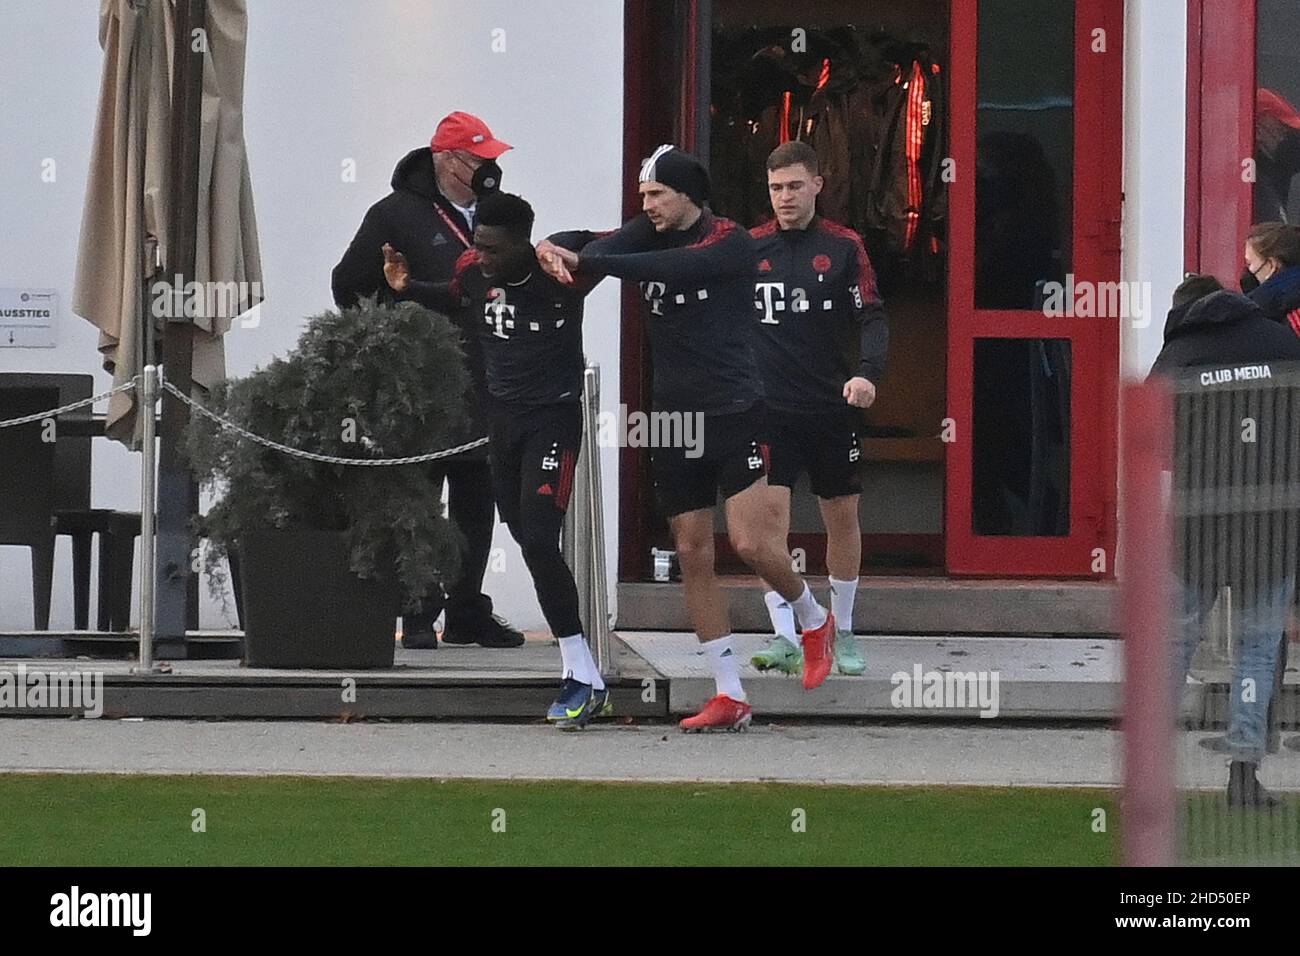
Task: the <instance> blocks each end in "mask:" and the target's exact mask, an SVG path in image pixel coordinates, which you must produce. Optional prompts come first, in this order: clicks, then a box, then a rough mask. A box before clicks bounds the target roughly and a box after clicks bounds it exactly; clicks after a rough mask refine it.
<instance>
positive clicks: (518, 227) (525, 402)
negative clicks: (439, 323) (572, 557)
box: [384, 193, 612, 730]
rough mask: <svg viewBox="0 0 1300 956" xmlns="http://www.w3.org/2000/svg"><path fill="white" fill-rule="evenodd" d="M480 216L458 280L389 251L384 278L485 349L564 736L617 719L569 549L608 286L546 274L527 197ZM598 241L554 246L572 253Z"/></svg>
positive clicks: (503, 198)
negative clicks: (565, 528) (587, 330)
mask: <svg viewBox="0 0 1300 956" xmlns="http://www.w3.org/2000/svg"><path fill="white" fill-rule="evenodd" d="M476 219H477V224H476V225H475V228H474V246H473V248H472V249H469V250H467V251H466V252H465V253H464V254H463V255H461V257H460V259H459V260H458V261H457V262H456V266H455V270H454V272H453V275H452V279H451V281H450V282H449V283H434V282H420V281H414V280H412V279H411V278H410V276H409V272H407V271H406V270H405V263H404V262H403V259H402V256H401V254H400V253H398V252H397V251H395V250H393V249H391V248H387V249H385V251H384V255H385V274H386V275H387V277H388V281H389V285H391V286H392V287H393V288H394V290H395V291H397V292H398V293H399V298H406V299H413V300H415V301H418V302H421V303H422V304H424V305H428V306H429V307H431V308H436V309H440V310H445V311H448V312H450V313H453V314H454V315H455V317H456V320H457V322H458V324H460V325H461V327H462V329H463V330H464V331H465V333H466V334H467V335H472V336H476V337H477V340H478V343H479V344H480V345H481V347H482V354H483V361H484V366H485V369H486V382H487V394H486V395H484V396H483V402H484V408H485V410H486V412H487V415H486V417H487V421H488V437H489V443H488V449H489V455H490V459H491V466H492V484H493V492H494V496H495V498H496V503H497V511H498V512H499V514H500V516H501V520H502V521H504V522H505V523H506V525H507V526H508V527H509V528H510V533H511V535H513V536H514V539H515V540H516V541H517V542H519V547H520V549H521V550H522V552H523V556H524V563H525V564H527V565H528V571H529V573H530V574H531V575H532V577H533V586H534V587H535V589H536V591H537V600H538V602H539V603H540V604H541V606H542V614H543V615H544V616H545V617H546V623H547V625H548V626H549V627H550V629H551V633H552V634H554V635H555V637H556V638H557V639H558V640H559V643H560V654H561V657H562V660H563V683H562V685H561V688H560V694H559V696H558V697H557V698H556V700H555V702H554V703H553V704H552V705H551V707H550V710H549V711H548V713H547V715H546V716H547V719H548V720H550V721H552V722H554V723H555V724H556V726H558V727H560V728H562V729H566V730H567V729H577V728H581V727H583V726H585V725H586V724H587V723H589V722H590V721H591V720H592V719H593V718H595V717H600V716H605V715H608V714H609V713H611V712H612V708H611V706H610V700H609V691H608V690H607V689H606V687H605V682H604V680H603V679H602V677H601V674H600V671H599V670H598V668H597V667H596V663H595V661H594V660H593V658H592V656H591V650H590V648H589V646H588V644H587V639H586V638H585V637H584V636H583V629H582V622H581V621H580V620H579V618H578V589H577V587H576V585H575V584H574V580H573V574H572V573H571V572H570V571H569V568H568V565H566V564H565V563H564V557H563V555H562V554H561V552H560V529H561V527H562V525H563V523H564V515H565V512H566V511H567V510H568V507H569V496H570V494H571V492H572V490H573V475H574V469H575V466H576V464H577V459H578V450H579V447H580V446H581V443H582V406H581V400H582V379H583V371H584V368H585V361H584V359H583V352H582V307H583V299H584V297H585V296H586V294H587V293H588V292H590V291H591V289H592V288H593V287H594V286H595V284H596V282H597V281H599V279H596V280H594V281H593V280H588V279H584V280H582V281H579V282H576V283H573V284H568V285H565V284H561V283H560V282H558V281H556V279H554V278H552V277H551V276H549V275H548V274H547V273H546V272H545V271H543V270H542V268H541V267H540V266H539V264H538V261H537V252H536V251H535V249H534V248H533V244H532V227H533V209H532V207H531V206H530V205H529V204H528V203H527V202H525V201H524V200H523V199H521V198H520V197H518V196H515V195H511V194H509V193H494V194H492V195H490V196H487V197H485V198H483V199H481V200H480V201H479V204H478V213H477V216H476ZM590 238H591V237H590V236H589V235H588V234H575V233H562V234H557V235H555V236H552V237H551V239H552V240H553V241H555V242H558V243H560V244H563V245H565V246H566V247H571V248H572V247H578V248H581V247H582V246H583V245H584V244H585V243H586V242H587V241H589V239H590Z"/></svg>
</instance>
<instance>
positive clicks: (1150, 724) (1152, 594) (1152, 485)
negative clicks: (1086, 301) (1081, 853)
mask: <svg viewBox="0 0 1300 956" xmlns="http://www.w3.org/2000/svg"><path fill="white" fill-rule="evenodd" d="M1123 401H1124V404H1123V413H1124V417H1123V419H1122V427H1123V432H1124V436H1123V481H1124V485H1123V488H1124V512H1123V516H1122V521H1121V523H1120V545H1119V546H1120V553H1119V560H1120V561H1121V562H1122V565H1121V567H1120V569H1119V570H1120V574H1121V596H1120V630H1121V633H1122V634H1123V637H1124V718H1123V728H1124V801H1125V807H1124V862H1125V863H1126V864H1127V865H1128V866H1171V865H1172V864H1173V862H1174V814H1175V808H1176V782H1175V774H1176V770H1175V756H1174V735H1175V722H1176V716H1175V706H1176V705H1175V702H1174V700H1173V691H1174V688H1173V680H1172V679H1171V674H1172V670H1171V665H1170V657H1169V654H1170V644H1171V643H1172V641H1171V637H1172V634H1171V630H1170V626H1171V622H1170V608H1169V605H1170V600H1171V595H1170V575H1171V572H1172V568H1171V565H1172V560H1171V552H1172V547H1171V535H1170V517H1169V507H1168V505H1167V504H1166V503H1165V501H1164V489H1163V487H1162V484H1163V482H1162V472H1164V471H1167V470H1168V469H1169V468H1170V467H1171V464H1172V458H1173V455H1172V440H1171V436H1170V432H1171V430H1172V426H1173V414H1172V404H1171V402H1170V399H1169V394H1168V392H1167V391H1166V390H1165V389H1164V388H1162V387H1161V386H1159V385H1157V384H1143V385H1128V386H1126V387H1125V389H1124V396H1123Z"/></svg>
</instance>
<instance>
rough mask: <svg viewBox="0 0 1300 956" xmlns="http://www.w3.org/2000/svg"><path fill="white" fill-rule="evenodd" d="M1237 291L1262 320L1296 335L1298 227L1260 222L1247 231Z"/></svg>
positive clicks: (1299, 324)
mask: <svg viewBox="0 0 1300 956" xmlns="http://www.w3.org/2000/svg"><path fill="white" fill-rule="evenodd" d="M1241 289H1242V291H1243V292H1245V293H1246V294H1247V295H1249V296H1250V298H1251V300H1252V301H1254V302H1255V303H1256V304H1257V305H1258V306H1259V307H1260V308H1261V309H1263V310H1264V316H1265V318H1268V319H1271V320H1272V321H1274V322H1278V323H1281V324H1282V325H1285V326H1287V327H1288V328H1290V329H1291V331H1292V332H1294V333H1295V334H1296V335H1300V227H1297V226H1292V225H1288V224H1287V223H1284V222H1262V223H1259V224H1257V225H1256V226H1254V227H1253V228H1252V229H1251V230H1250V234H1249V235H1248V236H1247V237H1246V270H1245V271H1244V272H1243V273H1242V274H1241Z"/></svg>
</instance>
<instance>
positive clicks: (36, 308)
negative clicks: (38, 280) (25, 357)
mask: <svg viewBox="0 0 1300 956" xmlns="http://www.w3.org/2000/svg"><path fill="white" fill-rule="evenodd" d="M58 318H59V294H58V292H57V291H55V290H54V289H28V288H24V289H0V348H7V349H51V348H54V326H55V324H56V323H57V321H58Z"/></svg>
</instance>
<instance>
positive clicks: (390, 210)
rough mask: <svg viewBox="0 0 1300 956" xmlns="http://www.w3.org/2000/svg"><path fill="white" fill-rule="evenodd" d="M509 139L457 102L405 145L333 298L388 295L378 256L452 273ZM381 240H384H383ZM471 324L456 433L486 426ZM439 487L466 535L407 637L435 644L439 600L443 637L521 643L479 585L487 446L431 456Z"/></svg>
mask: <svg viewBox="0 0 1300 956" xmlns="http://www.w3.org/2000/svg"><path fill="white" fill-rule="evenodd" d="M508 149H510V146H509V145H508V144H506V143H503V142H501V141H500V140H499V139H497V138H496V137H495V136H493V135H492V131H491V130H490V129H488V126H487V124H486V123H484V122H483V121H482V120H481V119H479V118H478V117H477V116H473V115H471V114H469V113H463V112H460V111H457V112H454V113H449V114H448V115H447V116H444V117H443V118H442V120H441V122H439V123H438V128H437V130H436V131H435V132H434V134H433V139H432V141H431V142H430V143H429V145H428V146H427V147H426V146H421V147H419V148H418V149H413V150H411V152H409V153H407V154H406V156H405V157H404V158H403V159H402V161H401V162H399V163H398V164H397V169H396V170H394V172H393V180H392V185H393V191H392V192H391V193H389V194H388V195H387V196H385V197H384V198H383V199H381V200H379V202H377V203H375V204H374V205H373V206H371V207H370V209H369V211H368V212H367V213H366V217H365V219H364V220H362V222H361V227H360V228H359V229H358V230H357V234H356V236H355V237H354V238H353V240H352V244H351V245H349V246H348V250H347V252H345V253H344V254H343V258H342V260H340V262H339V264H338V265H337V266H335V267H334V273H333V277H332V283H331V284H332V287H333V292H334V301H335V303H336V304H337V305H338V306H339V308H347V307H348V306H351V305H354V304H355V303H356V301H357V299H359V298H361V297H364V296H378V297H379V298H380V300H381V301H389V302H395V301H400V300H402V299H404V298H407V297H408V295H409V293H407V294H404V293H394V292H393V291H392V289H390V288H389V285H388V282H387V281H386V280H385V278H384V262H385V259H386V258H387V259H388V260H389V261H395V260H400V261H402V262H403V263H404V264H405V265H406V267H407V269H408V270H409V273H410V276H411V278H412V279H414V280H420V281H425V282H449V281H450V280H451V277H452V272H453V270H454V268H455V265H456V260H457V259H459V258H460V256H461V254H462V253H463V252H465V250H466V249H469V248H470V247H471V245H472V244H473V235H474V210H475V204H476V203H477V201H478V197H479V196H482V195H486V194H488V193H491V192H494V191H496V190H497V189H498V188H499V186H500V183H501V167H500V166H498V165H497V163H496V159H497V157H498V156H500V155H501V154H502V153H504V152H505V151H506V150H508ZM385 247H387V248H385ZM475 331H476V330H469V333H468V334H465V335H464V348H465V357H466V364H467V365H468V367H469V371H470V377H471V379H472V380H473V384H472V386H471V390H470V392H469V393H467V394H466V396H465V401H466V407H467V415H466V421H467V426H466V429H465V433H464V435H463V436H461V437H460V439H459V440H463V441H470V440H472V439H474V438H479V437H481V436H483V435H486V434H487V430H486V429H487V426H486V424H485V423H484V419H483V414H482V409H481V408H480V401H479V396H480V395H481V393H482V390H483V389H484V388H486V384H485V382H484V369H483V354H482V350H481V346H480V345H479V342H478V336H477V335H476V334H473V333H474V332H475ZM428 468H429V476H430V479H431V480H433V481H435V482H437V483H438V485H439V487H441V486H442V483H443V482H444V481H446V482H447V486H448V496H447V505H448V512H449V514H450V516H451V520H452V522H453V523H454V524H455V525H456V527H457V528H459V529H460V532H461V534H462V535H464V538H465V551H464V553H463V554H462V556H461V558H462V560H461V572H460V575H459V577H458V578H457V580H455V581H453V582H451V583H450V584H449V585H448V586H447V589H446V590H447V593H446V596H445V597H444V596H443V595H442V594H438V593H435V594H434V595H432V596H431V597H430V598H429V599H428V600H426V601H425V603H424V606H423V607H422V608H421V609H420V611H419V613H417V614H413V615H412V614H408V615H405V616H404V618H403V622H402V624H403V627H402V631H403V635H402V643H403V646H405V647H416V648H433V647H437V646H438V641H437V636H436V634H435V633H434V621H435V620H436V619H437V617H438V615H439V614H440V613H442V611H443V609H444V608H445V609H446V612H447V618H446V621H445V624H444V627H443V632H442V639H443V642H444V643H447V644H481V645H483V646H484V647H518V646H519V645H521V644H523V642H524V636H523V634H521V633H520V632H519V631H517V630H516V629H515V628H513V627H511V626H510V625H509V624H507V623H506V622H505V621H503V620H502V619H501V618H499V617H497V616H496V615H495V614H493V613H492V600H491V598H489V597H488V596H487V595H485V594H483V593H482V592H483V575H484V573H485V572H486V571H487V563H488V556H489V554H490V553H491V549H492V532H493V530H494V528H495V526H496V512H495V508H494V502H493V498H492V475H491V470H490V468H489V466H488V457H487V448H486V446H483V447H480V448H477V449H475V450H473V451H469V452H465V453H463V454H461V455H457V456H456V457H454V458H449V459H441V460H439V461H435V462H433V463H432V464H431V465H429V466H428Z"/></svg>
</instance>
